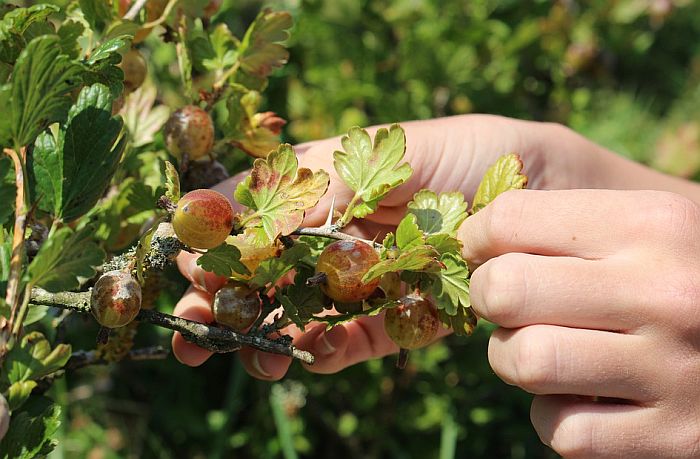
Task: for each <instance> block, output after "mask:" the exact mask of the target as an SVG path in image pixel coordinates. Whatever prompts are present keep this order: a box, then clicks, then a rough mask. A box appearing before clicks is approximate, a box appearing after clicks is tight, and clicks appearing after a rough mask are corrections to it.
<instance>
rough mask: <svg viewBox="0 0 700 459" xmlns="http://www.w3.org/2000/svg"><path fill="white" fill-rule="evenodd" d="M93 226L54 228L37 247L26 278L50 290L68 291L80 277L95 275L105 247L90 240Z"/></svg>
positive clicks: (78, 281) (76, 285)
mask: <svg viewBox="0 0 700 459" xmlns="http://www.w3.org/2000/svg"><path fill="white" fill-rule="evenodd" d="M93 233H94V228H92V227H90V226H85V227H84V228H82V229H80V230H78V231H73V230H72V229H71V228H69V227H63V228H60V229H58V230H56V231H54V232H53V233H52V234H51V235H50V236H49V238H48V239H46V241H44V243H43V244H42V246H41V249H39V253H37V255H36V256H35V257H34V259H33V260H32V262H31V264H30V265H29V268H28V269H27V278H28V281H29V282H31V283H32V284H33V285H35V286H38V287H41V288H43V289H45V290H48V291H50V292H59V291H70V290H73V289H75V288H77V287H79V286H80V278H81V277H82V278H90V277H92V276H94V275H95V268H96V267H97V266H99V265H100V264H102V262H103V261H104V259H105V253H104V251H103V250H102V249H101V248H99V247H98V246H97V244H95V242H94V241H93V240H92V236H93Z"/></svg>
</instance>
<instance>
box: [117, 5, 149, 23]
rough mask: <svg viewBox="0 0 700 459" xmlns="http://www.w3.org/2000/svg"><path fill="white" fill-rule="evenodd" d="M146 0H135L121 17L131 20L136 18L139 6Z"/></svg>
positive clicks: (141, 6)
mask: <svg viewBox="0 0 700 459" xmlns="http://www.w3.org/2000/svg"><path fill="white" fill-rule="evenodd" d="M147 1H148V0H136V1H135V2H134V4H133V5H131V8H129V11H127V12H126V14H125V15H124V17H122V19H125V20H129V21H133V20H134V19H136V16H137V15H138V14H139V11H141V8H143V7H144V5H145V4H146V2H147Z"/></svg>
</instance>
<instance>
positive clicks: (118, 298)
mask: <svg viewBox="0 0 700 459" xmlns="http://www.w3.org/2000/svg"><path fill="white" fill-rule="evenodd" d="M140 309H141V285H139V283H138V282H137V281H136V279H134V278H133V277H132V276H131V274H129V273H128V272H125V271H119V270H116V271H108V272H106V273H104V274H102V275H101V276H100V278H99V279H97V282H95V286H94V287H93V288H92V294H91V297H90V310H91V311H92V315H93V316H95V319H96V320H97V322H98V323H99V324H100V325H102V326H103V327H107V328H117V327H123V326H124V325H126V324H128V323H129V322H131V321H132V320H134V319H135V318H136V315H137V314H138V313H139V310H140Z"/></svg>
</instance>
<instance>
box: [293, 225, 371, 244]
mask: <svg viewBox="0 0 700 459" xmlns="http://www.w3.org/2000/svg"><path fill="white" fill-rule="evenodd" d="M339 229H340V228H338V227H335V226H331V227H321V228H299V229H297V230H296V231H294V232H293V233H292V234H293V235H294V236H319V237H327V238H329V239H337V240H340V241H360V242H364V243H365V244H369V245H371V246H372V247H374V248H375V249H381V248H382V247H384V246H383V245H382V244H381V243H379V242H376V241H370V240H367V239H362V238H360V237H356V236H352V235H350V234H347V233H341V232H340V231H339Z"/></svg>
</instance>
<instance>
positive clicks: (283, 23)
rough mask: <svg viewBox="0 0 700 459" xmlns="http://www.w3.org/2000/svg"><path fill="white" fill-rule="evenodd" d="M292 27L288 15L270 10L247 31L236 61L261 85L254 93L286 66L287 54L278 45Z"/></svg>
mask: <svg viewBox="0 0 700 459" xmlns="http://www.w3.org/2000/svg"><path fill="white" fill-rule="evenodd" d="M291 27H292V16H291V15H290V14H289V13H287V12H284V11H271V10H270V9H264V10H262V11H261V12H260V13H259V14H258V17H256V18H255V21H253V23H252V24H251V25H250V26H249V27H248V30H247V31H246V33H245V35H244V36H243V39H242V40H241V44H240V47H239V48H238V55H239V57H238V59H239V60H240V62H241V70H242V71H243V72H244V73H245V74H248V75H250V76H252V77H253V78H254V79H256V80H258V81H259V82H260V83H259V84H258V85H257V86H258V87H257V88H256V89H261V88H263V87H264V86H265V84H266V79H267V76H269V75H270V73H272V71H273V70H275V69H277V68H280V67H282V66H283V65H284V64H286V63H287V59H288V58H289V53H288V52H287V49H286V48H285V47H284V46H283V45H282V44H281V42H283V41H285V40H286V39H287V38H288V37H289V32H288V30H289V28H291Z"/></svg>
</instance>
